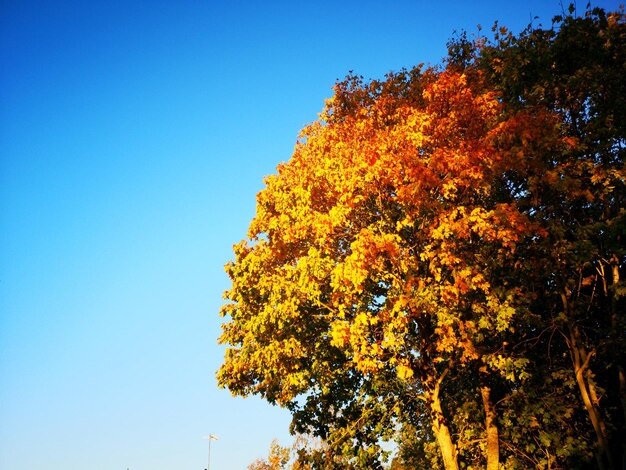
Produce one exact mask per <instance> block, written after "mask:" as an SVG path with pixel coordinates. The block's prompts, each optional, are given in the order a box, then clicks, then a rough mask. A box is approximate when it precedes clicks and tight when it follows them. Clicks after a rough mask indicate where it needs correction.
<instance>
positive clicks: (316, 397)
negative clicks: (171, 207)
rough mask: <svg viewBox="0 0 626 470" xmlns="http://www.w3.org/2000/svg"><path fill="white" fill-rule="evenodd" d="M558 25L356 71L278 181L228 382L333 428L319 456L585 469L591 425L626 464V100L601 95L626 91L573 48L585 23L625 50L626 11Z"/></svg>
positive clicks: (253, 256) (256, 233) (361, 462)
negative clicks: (571, 58)
mask: <svg viewBox="0 0 626 470" xmlns="http://www.w3.org/2000/svg"><path fill="white" fill-rule="evenodd" d="M560 21H561V23H562V25H561V26H560V29H554V30H551V31H544V30H528V31H526V32H524V33H522V35H520V37H519V38H516V37H514V36H513V35H510V34H509V33H507V32H506V31H505V30H502V31H499V32H498V34H497V35H496V36H495V38H494V39H493V41H492V42H490V43H487V42H485V41H479V42H478V43H474V42H468V41H467V40H466V39H463V38H462V39H463V40H459V41H457V42H456V43H452V44H451V57H450V59H449V60H448V62H447V66H446V67H445V68H444V67H442V68H428V69H423V68H422V67H416V68H414V69H411V70H405V71H401V72H399V73H392V74H389V75H388V76H386V78H385V79H384V80H380V81H377V80H374V81H370V82H365V81H363V80H362V79H361V78H360V77H357V76H350V77H348V78H347V79H346V80H345V81H343V82H340V83H338V84H337V85H336V87H335V94H334V96H333V98H331V99H330V100H328V102H327V104H326V107H325V109H324V111H323V113H322V114H321V117H320V120H319V121H317V122H315V123H313V124H311V125H310V126H308V127H307V128H305V129H304V130H303V131H302V134H301V136H300V139H299V141H298V143H297V145H296V148H295V151H294V154H293V156H292V158H291V159H290V160H289V161H288V162H286V163H284V164H281V165H280V166H279V167H278V172H277V174H275V175H272V176H269V177H268V178H267V179H266V186H265V189H263V190H262V191H261V192H260V193H259V195H258V196H257V212H256V215H255V217H254V219H253V220H252V222H251V224H250V229H249V232H248V238H247V239H246V240H244V241H242V242H241V243H239V244H238V245H236V246H235V260H234V261H233V262H232V263H229V264H228V265H227V272H228V275H229V277H230V279H231V282H232V286H231V288H230V289H229V290H228V291H227V292H226V294H225V297H226V303H225V305H224V306H223V308H222V315H224V316H225V317H226V318H227V320H226V321H225V323H224V324H223V333H222V335H221V337H220V342H221V343H223V344H226V345H227V350H226V356H225V360H224V364H223V365H222V367H221V368H220V370H219V371H218V381H219V384H220V385H221V386H223V387H227V388H229V389H230V390H231V391H232V392H233V393H234V394H239V395H244V396H245V395H249V394H258V395H261V396H262V397H264V398H265V399H267V400H268V401H269V402H271V403H277V404H279V405H281V406H284V407H286V408H288V409H289V410H290V411H291V412H292V416H293V421H292V431H293V432H298V433H307V434H308V433H311V434H314V435H316V436H319V437H320V438H322V439H323V440H324V442H325V443H326V445H327V447H325V450H324V452H326V456H327V458H326V459H321V460H318V461H317V462H318V463H317V464H316V466H315V468H324V467H326V468H344V467H345V468H355V467H356V468H377V467H380V465H381V464H382V463H383V462H384V460H385V457H386V453H385V451H384V450H383V446H382V445H381V443H382V441H385V440H391V439H397V440H399V442H400V457H401V458H402V459H404V461H405V462H407V463H409V464H411V463H412V464H413V465H414V466H419V465H421V466H425V467H427V466H431V467H445V468H446V469H457V468H459V467H460V466H461V465H463V466H474V467H485V466H486V467H487V468H488V469H490V470H491V469H497V468H500V467H501V466H505V467H507V468H520V467H521V468H528V467H536V468H556V467H559V466H561V467H562V466H569V467H574V466H575V465H576V463H577V462H578V463H579V464H581V465H584V464H585V463H584V462H588V459H589V454H590V449H591V448H592V443H591V439H590V435H591V434H593V433H594V432H595V434H596V439H595V440H596V447H597V449H598V458H597V462H598V466H599V467H600V468H604V467H605V466H606V467H608V468H617V467H615V465H616V462H617V461H618V459H619V457H618V453H619V450H620V449H622V448H623V445H622V446H620V444H619V443H616V440H615V437H616V436H619V432H620V430H621V431H622V432H623V430H624V420H623V417H620V414H619V412H617V410H622V412H623V404H620V397H622V399H623V396H624V395H623V391H624V388H623V387H624V384H623V356H622V355H621V354H622V353H621V352H620V353H616V351H622V352H623V351H624V348H623V346H624V344H623V343H624V324H623V322H624V317H623V300H622V293H623V290H624V287H623V285H624V282H623V278H624V276H623V275H622V276H621V277H620V272H621V270H623V269H624V250H623V233H624V163H623V157H624V133H623V130H624V128H623V118H622V117H623V114H624V108H619V109H617V108H618V107H619V105H618V104H607V103H605V101H604V100H605V99H606V97H607V96H611V97H613V98H614V99H615V100H616V103H621V102H622V101H623V99H624V98H623V96H624V95H623V94H622V95H619V93H620V90H621V88H619V87H620V86H622V87H623V81H620V80H619V79H618V76H621V75H619V74H618V73H617V72H616V73H613V74H612V75H610V74H609V78H607V79H600V78H598V83H597V84H596V85H594V86H593V87H590V89H592V90H593V91H589V92H588V93H587V95H585V90H586V88H585V86H584V83H585V79H583V78H581V76H582V77H587V75H585V74H586V73H590V72H588V71H587V69H585V72H584V73H583V72H580V68H581V67H583V66H584V67H589V68H590V69H593V70H595V71H596V72H598V73H600V72H601V71H602V67H604V68H605V69H607V72H611V71H612V67H613V65H611V64H613V62H610V63H609V62H606V63H605V62H603V61H604V60H605V59H606V57H604V56H602V57H604V58H596V59H597V60H596V62H589V63H587V64H586V65H585V64H584V63H582V62H580V63H579V62H576V64H578V65H577V66H574V67H570V68H567V66H568V65H567V64H568V63H569V62H568V61H567V60H568V59H567V58H566V57H567V53H568V51H569V48H571V47H574V46H572V45H571V44H573V43H576V40H577V38H578V39H579V38H580V37H586V36H585V34H588V35H590V37H592V38H597V41H599V43H597V44H596V43H592V44H596V46H597V47H600V45H602V47H604V49H607V51H608V52H607V51H605V52H603V54H604V53H606V54H607V55H608V56H610V57H613V58H615V57H617V58H623V55H619V54H622V53H623V49H624V33H623V29H624V21H623V16H620V15H619V14H611V15H608V16H606V15H604V13H603V12H601V11H596V12H595V13H593V14H590V15H589V16H588V17H586V18H584V19H580V20H578V19H576V18H572V17H567V18H565V19H561V20H560ZM581 22H582V23H581ZM609 30H610V31H609ZM581 31H582V32H581ZM583 32H584V34H583ZM594 47H595V46H594ZM533 48H535V49H533ZM604 49H603V51H604ZM586 53H587V55H588V56H590V57H589V58H590V60H591V58H592V57H591V56H593V49H592V50H590V51H587V52H586ZM544 54H547V55H548V56H550V57H551V61H550V60H548V61H547V62H545V61H546V60H547V59H546V57H545V56H544ZM598 56H601V55H600V54H598ZM557 59H558V60H557ZM559 60H560V61H561V62H559ZM606 60H608V59H606ZM620 60H622V59H620ZM533 61H534V62H533ZM621 63H623V61H622V62H621ZM529 64H532V67H533V68H537V69H538V70H539V71H540V72H542V73H540V74H538V75H537V76H535V75H533V74H531V73H530V72H529V71H526V70H525V69H524V67H527V66H528V67H531V66H530V65H529ZM555 64H556V65H555ZM561 64H562V65H561ZM577 67H578V68H577ZM531 69H532V68H531ZM531 69H529V70H531ZM553 70H557V71H561V70H562V74H561V75H558V74H557V75H556V78H555V77H553V74H554V73H555V72H554V71H553ZM568 74H569V75H568ZM579 75H581V76H579ZM567 77H570V79H569V81H568V80H563V81H559V80H560V79H563V78H567ZM542 80H543V81H542ZM551 87H552V88H551ZM563 89H565V91H563ZM620 99H621V100H622V101H619V100H620ZM620 113H621V114H620ZM620 116H622V117H620ZM616 348H621V349H616ZM565 359H568V360H569V363H567V362H566V361H565ZM610 377H614V379H611V378H610ZM620 393H622V395H620ZM577 400H581V405H580V406H578V405H577ZM620 407H621V408H620ZM589 420H590V421H591V424H592V426H590V427H588V426H587V423H588V422H589ZM396 465H400V463H399V462H398V460H396Z"/></svg>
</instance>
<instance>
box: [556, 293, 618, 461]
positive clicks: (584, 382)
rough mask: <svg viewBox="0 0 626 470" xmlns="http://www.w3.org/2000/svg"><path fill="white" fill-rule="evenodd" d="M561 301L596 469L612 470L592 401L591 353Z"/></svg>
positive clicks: (602, 426) (601, 424)
mask: <svg viewBox="0 0 626 470" xmlns="http://www.w3.org/2000/svg"><path fill="white" fill-rule="evenodd" d="M561 300H562V301H563V308H564V310H565V313H566V315H567V316H568V317H569V318H570V319H571V321H570V324H569V341H568V342H567V346H568V348H569V352H570V356H571V358H572V364H573V366H574V376H575V378H576V384H577V385H578V389H579V390H580V396H581V398H582V400H583V404H584V405H585V409H586V410H587V413H588V414H589V419H590V420H591V425H592V426H593V429H594V431H595V432H596V438H597V442H598V455H597V461H598V467H599V468H600V470H604V469H606V468H608V469H610V470H613V469H614V465H613V459H612V458H611V450H610V448H609V440H608V436H607V432H606V424H605V422H604V419H603V418H602V413H601V412H600V408H599V407H598V403H597V400H594V399H593V395H595V390H594V385H593V380H592V376H591V373H590V371H589V362H590V361H591V358H592V356H593V352H591V353H589V352H587V350H586V348H585V345H584V344H583V341H582V337H581V334H580V330H579V328H578V325H577V324H576V323H575V321H574V319H573V315H572V313H571V311H570V306H569V302H568V299H567V294H565V293H562V294H561Z"/></svg>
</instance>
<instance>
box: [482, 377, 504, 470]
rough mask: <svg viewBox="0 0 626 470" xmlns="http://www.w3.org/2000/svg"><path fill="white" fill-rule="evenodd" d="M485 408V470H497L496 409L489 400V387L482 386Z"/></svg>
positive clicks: (498, 460)
mask: <svg viewBox="0 0 626 470" xmlns="http://www.w3.org/2000/svg"><path fill="white" fill-rule="evenodd" d="M480 394H481V396H482V399H483V407H484V408H485V428H486V430H487V470H498V466H499V465H500V439H499V436H498V426H497V425H496V422H495V421H496V411H495V409H494V407H493V403H492V401H491V389H490V388H489V387H488V386H486V385H485V386H483V387H481V389H480Z"/></svg>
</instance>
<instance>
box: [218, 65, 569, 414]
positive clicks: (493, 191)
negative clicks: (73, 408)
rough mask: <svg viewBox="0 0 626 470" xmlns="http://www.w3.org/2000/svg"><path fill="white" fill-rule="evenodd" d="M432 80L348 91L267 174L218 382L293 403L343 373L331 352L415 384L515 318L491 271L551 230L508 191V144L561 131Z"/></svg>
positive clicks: (234, 295) (470, 88) (454, 80)
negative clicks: (315, 384)
mask: <svg viewBox="0 0 626 470" xmlns="http://www.w3.org/2000/svg"><path fill="white" fill-rule="evenodd" d="M422 78H423V81H424V82H423V92H422V91H421V90H420V91H419V96H412V97H411V96H406V95H395V96H391V95H388V94H387V95H381V96H379V97H372V96H369V95H367V96H365V95H364V96H361V97H355V96H353V97H352V98H355V100H356V101H351V102H350V103H349V107H348V105H347V104H346V106H344V107H343V108H341V106H343V104H342V100H348V98H350V97H349V96H347V95H346V96H339V97H337V96H336V97H335V98H333V99H332V100H331V101H330V102H329V103H328V105H327V106H328V108H327V111H326V112H325V114H323V115H322V119H321V120H320V121H319V122H317V123H313V124H311V125H310V126H308V127H307V128H306V129H305V130H304V131H303V132H302V134H301V136H300V139H301V140H300V142H299V143H298V144H297V145H296V149H295V151H294V154H293V157H292V158H291V160H289V161H288V162H287V163H284V164H281V165H280V166H279V169H278V173H277V174H276V175H272V176H269V177H268V178H267V179H266V187H265V189H263V190H262V191H261V192H260V193H259V195H258V197H257V214H256V216H255V218H254V220H253V221H252V223H251V225H250V233H249V237H250V239H251V241H250V242H249V243H246V242H243V243H241V244H240V245H238V246H237V247H236V249H235V251H236V256H237V258H236V260H235V263H234V264H232V265H230V266H229V267H228V272H229V275H230V277H231V280H232V288H231V290H230V291H228V292H227V294H226V299H227V301H229V303H227V304H226V306H225V307H224V309H223V314H224V315H225V316H227V317H230V318H231V319H232V320H231V322H230V323H226V324H225V325H224V327H223V330H224V331H223V334H222V337H221V338H220V341H221V342H222V343H225V344H229V345H231V346H232V348H231V349H230V350H229V352H228V354H227V357H226V362H225V365H224V366H223V368H222V369H221V372H220V383H221V384H223V385H227V386H229V387H230V388H231V389H233V390H235V391H237V392H239V393H242V394H246V393H250V392H251V391H254V392H255V393H260V394H263V395H265V396H267V397H269V398H270V399H272V400H276V401H279V402H281V403H285V402H287V401H289V400H291V399H293V398H294V396H295V395H297V394H298V393H301V392H303V391H304V390H306V387H307V384H308V383H310V382H308V381H309V380H312V378H311V375H310V374H313V373H315V374H319V372H313V371H321V370H326V371H327V372H326V373H325V374H327V375H323V376H319V377H318V379H319V380H322V379H323V380H326V379H327V378H328V377H330V376H331V375H332V371H328V357H333V358H335V359H334V360H338V359H337V357H340V358H341V360H342V361H344V362H342V363H341V367H345V368H348V369H350V368H353V369H355V370H357V371H359V373H361V374H364V375H365V376H369V375H376V374H379V373H381V372H382V371H390V372H392V373H393V374H394V375H395V376H396V377H398V379H399V380H402V381H416V380H420V379H423V377H420V375H419V374H421V373H423V372H420V373H418V369H416V368H415V367H414V363H420V361H428V363H429V364H427V366H428V367H433V365H435V364H440V363H448V362H450V361H452V362H455V363H461V364H463V363H466V362H468V361H472V360H476V359H478V358H479V357H480V354H479V352H478V350H479V348H478V347H477V344H480V343H481V341H482V340H483V339H484V338H485V337H486V336H488V335H490V334H491V335H497V334H500V333H503V332H506V331H509V329H510V328H512V324H513V320H514V318H515V316H516V314H517V310H516V309H515V308H514V307H513V306H512V304H511V303H509V302H508V300H507V301H505V300H502V299H501V298H500V294H497V293H496V292H495V289H494V286H493V285H492V283H491V281H490V272H492V271H493V270H494V269H495V268H494V264H495V263H496V262H497V260H498V259H506V257H507V256H509V255H510V254H512V253H514V252H515V250H516V247H517V245H518V243H519V242H520V241H521V240H523V239H524V237H527V236H528V235H530V234H532V235H537V234H538V232H537V229H536V227H535V226H534V225H533V224H532V223H531V222H530V221H529V220H528V218H527V216H525V215H523V214H522V213H520V212H519V210H518V209H517V207H516V206H515V204H514V203H512V202H503V201H499V200H498V194H497V190H498V189H497V188H498V184H500V183H499V182H500V181H501V178H502V174H503V172H504V171H506V170H508V169H510V168H511V167H512V166H513V165H514V164H517V163H521V165H522V166H521V167H520V171H521V170H523V165H526V164H527V163H526V161H525V160H515V159H514V158H512V157H511V155H512V153H511V147H514V148H517V146H519V147H520V148H521V149H522V150H521V151H523V152H526V149H527V148H528V147H529V146H532V145H534V144H533V142H532V139H534V138H535V137H536V136H537V135H543V134H546V135H548V134H549V135H552V136H554V139H555V142H556V141H557V140H558V139H557V137H556V136H557V134H558V133H556V132H554V133H552V134H550V132H551V131H550V130H546V129H543V130H530V131H526V130H524V129H523V125H528V123H529V122H530V123H535V122H542V123H546V122H547V120H548V117H545V119H544V118H541V119H539V118H534V117H532V116H528V117H525V116H524V117H517V118H514V120H513V121H514V122H511V123H508V124H504V123H501V122H500V121H501V120H503V119H504V116H503V114H502V112H501V105H500V104H499V102H498V99H497V97H496V96H495V95H494V94H493V93H489V92H487V93H481V92H479V91H477V90H478V89H479V87H477V86H475V85H476V84H472V83H469V81H468V78H467V77H466V76H464V75H459V74H454V73H451V72H434V71H429V72H428V73H426V74H424V76H423V77H422ZM393 79H394V78H393V76H392V77H390V80H393ZM342 93H347V91H346V90H343V91H342ZM344 104H345V103H344ZM337 110H339V111H341V113H343V114H341V113H340V114H333V113H334V112H335V111H337ZM524 123H525V124H524ZM508 132H513V133H516V135H515V136H513V137H511V136H507V135H506V134H507V133H508ZM555 145H556V144H555ZM559 145H560V144H559ZM304 361H308V363H309V367H308V368H305V367H303V366H302V364H303V362H304ZM428 367H427V369H428ZM328 380H330V379H328Z"/></svg>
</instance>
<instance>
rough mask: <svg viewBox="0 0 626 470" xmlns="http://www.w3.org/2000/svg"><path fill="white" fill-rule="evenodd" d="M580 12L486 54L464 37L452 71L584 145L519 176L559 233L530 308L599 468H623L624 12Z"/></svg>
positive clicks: (537, 210) (523, 201)
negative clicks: (587, 430) (576, 405)
mask: <svg viewBox="0 0 626 470" xmlns="http://www.w3.org/2000/svg"><path fill="white" fill-rule="evenodd" d="M572 13H573V8H572V7H570V15H569V16H565V17H556V18H555V19H554V24H553V28H551V29H549V30H543V29H532V28H529V29H527V30H526V31H524V32H523V33H522V34H521V35H519V36H518V37H515V36H513V35H512V34H511V33H509V32H508V31H506V30H505V29H503V28H501V29H498V28H495V32H496V36H495V39H494V41H493V42H492V43H488V44H486V46H483V47H482V48H480V50H479V49H477V48H475V47H473V45H471V44H468V42H467V40H466V38H462V40H461V41H458V42H457V43H456V45H454V44H453V45H452V48H451V50H452V51H453V54H452V62H453V63H456V64H457V65H459V64H460V63H463V62H464V63H465V66H464V68H468V67H467V65H468V64H469V63H472V62H473V67H472V68H473V69H475V70H480V71H481V72H482V73H483V74H484V75H485V76H487V77H488V80H487V81H488V82H489V83H490V86H491V87H492V89H496V90H498V92H499V93H500V94H501V96H503V101H504V102H505V103H506V105H507V108H508V109H509V110H511V111H512V112H516V111H517V110H519V109H531V108H539V109H546V110H550V111H552V112H555V113H557V114H558V115H559V118H560V120H561V122H562V129H563V132H564V133H565V134H566V135H568V136H569V137H570V138H572V139H573V140H575V141H576V142H577V145H575V146H574V147H572V149H571V151H569V152H567V153H565V154H561V155H547V156H546V157H545V158H543V159H539V160H535V164H536V166H537V170H535V171H534V172H532V173H530V174H528V175H526V176H525V177H521V178H520V177H519V175H518V176H517V179H516V185H517V187H518V191H519V193H520V194H523V195H524V196H523V197H520V198H519V205H520V208H521V210H523V211H525V212H526V213H532V214H533V216H534V219H535V220H538V221H540V223H541V224H542V226H543V227H544V228H545V229H546V231H548V232H549V234H550V236H549V237H547V238H546V239H544V246H543V247H542V248H541V250H538V251H535V252H534V253H528V255H527V259H532V258H534V259H535V260H539V259H541V260H542V265H543V268H542V269H539V270H537V271H535V272H534V273H532V274H533V275H532V276H531V278H527V279H526V283H527V284H528V285H533V286H534V288H535V289H536V291H537V292H541V295H540V298H541V299H542V301H541V302H536V303H535V306H534V308H533V309H534V310H535V311H536V312H538V313H539V314H540V315H542V316H543V318H544V322H545V323H546V324H547V325H548V326H551V327H552V329H553V331H557V332H558V333H559V334H560V336H561V337H562V338H563V339H564V342H565V347H566V350H567V351H568V355H569V356H570V360H571V368H572V369H573V370H572V372H573V376H574V378H575V381H576V385H577V387H578V389H579V395H580V400H581V402H582V404H583V405H584V408H585V410H586V411H587V414H588V417H589V422H590V423H591V424H592V426H593V429H594V432H595V434H596V441H597V447H598V455H597V458H598V466H599V468H620V467H621V466H620V465H619V463H618V462H619V461H620V460H623V454H624V451H625V450H626V449H625V447H624V441H623V438H622V437H621V436H623V430H624V426H625V415H624V413H625V411H626V403H625V401H624V400H625V397H626V377H625V375H624V363H625V362H626V357H625V356H624V351H625V350H626V338H625V336H624V332H625V331H626V319H625V318H624V314H623V312H624V301H623V295H624V292H625V289H624V282H623V270H624V265H625V257H626V251H625V250H624V239H623V237H624V233H626V223H625V212H624V207H625V202H626V201H625V199H626V190H625V189H626V188H625V184H624V181H625V179H626V172H625V170H624V153H625V151H626V150H625V147H626V141H625V131H626V98H625V97H626V82H625V81H624V79H623V77H624V71H625V70H626V23H625V21H624V20H625V18H624V14H623V12H613V13H609V14H607V13H606V12H604V11H603V10H602V9H598V8H596V9H593V10H590V11H587V12H586V13H585V15H584V16H583V17H575V16H572ZM537 274H543V275H539V276H538V275H537ZM620 409H621V412H620Z"/></svg>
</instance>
